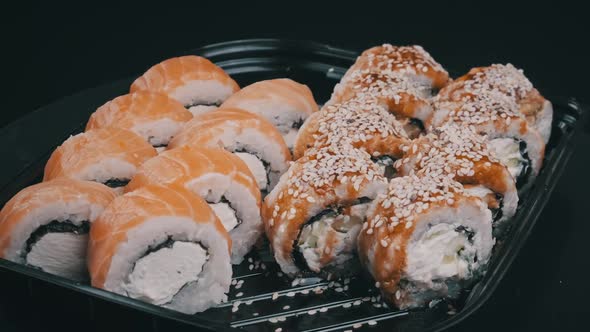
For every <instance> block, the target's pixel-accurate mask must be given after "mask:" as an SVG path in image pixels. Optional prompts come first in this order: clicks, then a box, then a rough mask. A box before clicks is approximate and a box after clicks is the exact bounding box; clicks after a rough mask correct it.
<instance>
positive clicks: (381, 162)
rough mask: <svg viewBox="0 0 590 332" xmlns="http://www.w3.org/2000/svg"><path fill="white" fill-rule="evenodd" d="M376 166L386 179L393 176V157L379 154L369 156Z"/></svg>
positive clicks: (394, 171)
mask: <svg viewBox="0 0 590 332" xmlns="http://www.w3.org/2000/svg"><path fill="white" fill-rule="evenodd" d="M371 159H372V160H373V162H374V163H375V164H377V167H379V169H380V170H381V174H383V176H384V177H386V178H387V179H392V178H393V177H394V176H395V173H396V169H395V167H394V166H393V164H394V163H395V159H394V158H393V157H391V156H379V157H372V158H371Z"/></svg>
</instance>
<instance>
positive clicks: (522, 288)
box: [0, 0, 590, 331]
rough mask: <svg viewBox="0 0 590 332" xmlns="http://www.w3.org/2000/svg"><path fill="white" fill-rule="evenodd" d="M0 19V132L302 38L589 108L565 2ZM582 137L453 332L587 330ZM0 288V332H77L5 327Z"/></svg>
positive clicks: (83, 7)
mask: <svg viewBox="0 0 590 332" xmlns="http://www.w3.org/2000/svg"><path fill="white" fill-rule="evenodd" d="M6 14H8V15H9V16H10V17H8V18H7V19H6V20H4V21H3V22H2V25H3V27H2V36H3V38H2V40H3V41H2V53H3V56H6V57H7V59H6V60H5V61H4V64H5V68H4V70H3V79H4V82H5V84H6V87H5V90H4V93H3V94H2V95H3V98H1V104H0V107H1V108H0V114H1V115H0V126H3V125H5V124H7V123H8V122H10V121H12V120H14V119H15V118H17V117H19V116H21V115H23V114H24V113H26V112H29V111H32V110H34V109H35V108H38V107H40V106H42V105H45V104H47V103H49V102H51V101H54V100H57V99H59V98H62V97H64V96H67V95H70V94H73V93H75V92H77V91H81V90H84V89H86V88H90V87H95V86H98V85H101V84H103V83H107V82H110V81H112V80H115V79H119V78H123V77H128V76H133V75H136V74H138V73H141V72H143V71H144V70H145V69H147V68H148V67H149V66H151V65H152V64H154V63H157V62H159V61H161V60H162V59H164V58H167V57H171V56H174V55H176V54H178V53H181V52H183V51H186V50H189V49H192V48H196V47H198V46H201V45H204V44H208V43H214V42H220V41H226V40H233V39H241V38H253V37H256V38H262V37H280V38H290V39H308V40H315V41H320V42H327V43H329V44H333V45H336V46H342V47H347V48H355V49H363V48H367V47H369V46H372V45H374V44H378V43H382V42H391V43H394V44H413V43H415V44H421V45H423V46H424V47H425V48H426V49H427V50H428V51H430V53H431V54H432V55H433V56H434V57H435V58H436V59H437V60H438V61H439V62H441V63H442V64H443V65H445V66H446V67H448V68H452V69H454V70H458V71H461V72H462V71H466V70H467V69H469V68H470V67H473V66H477V65H487V64H490V63H493V62H511V63H513V64H515V65H517V66H519V67H521V68H524V70H525V73H526V74H527V76H528V77H529V78H530V79H531V81H533V83H534V84H535V86H536V87H537V88H538V89H539V90H540V91H541V92H542V93H543V94H546V95H549V96H556V95H561V96H564V95H565V96H575V97H577V98H578V99H579V100H581V101H583V102H586V103H588V102H590V96H589V95H588V93H587V89H588V82H587V78H588V75H589V74H590V70H589V68H588V59H589V55H590V54H589V53H588V51H587V50H586V48H587V46H586V45H585V44H587V43H588V42H589V40H590V38H588V34H587V31H590V24H589V23H588V18H587V17H586V16H587V10H585V8H583V7H582V5H576V4H569V3H566V2H563V1H559V2H550V3H539V2H534V3H531V4H525V3H517V2H516V1H514V2H512V3H499V2H492V1H486V2H482V3H477V4H476V3H454V2H453V3H446V1H439V2H438V3H437V4H435V5H433V4H428V3H424V2H417V1H415V2H414V3H412V4H408V3H398V2H393V1H390V2H385V3H383V4H375V3H369V2H366V1H360V2H355V3H350V4H348V3H345V2H337V3H334V4H328V3H324V2H320V1H319V0H318V1H316V2H315V3H304V2H285V3H282V2H279V1H275V2H271V3H262V2H256V1H249V2H244V1H241V2H223V3H221V2H219V1H218V2H215V3H213V2H206V3H205V2H202V1H199V2H197V1H193V2H192V5H191V6H187V5H186V4H173V3H171V2H160V3H158V4H153V5H152V4H148V3H138V4H130V3H126V4H121V3H119V4H117V5H116V6H112V7H111V6H108V5H107V4H105V3H98V2H96V3H92V4H91V3H82V2H79V3H77V4H76V5H57V4H30V5H29V8H26V9H23V10H19V11H14V12H5V15H6ZM588 128H589V127H588V126H586V128H585V132H584V133H582V134H581V135H580V136H579V137H578V138H577V140H576V143H575V144H576V149H577V151H576V155H575V156H574V157H573V159H572V160H571V162H570V164H569V166H568V168H567V170H566V173H565V175H564V177H563V179H562V180H561V182H560V184H559V185H558V187H557V189H556V191H555V192H554V194H553V196H552V198H551V200H550V202H549V204H548V207H547V208H546V209H545V211H544V212H543V215H542V217H541V219H540V220H539V222H538V224H537V226H536V227H535V229H534V231H533V234H532V236H531V237H530V238H529V241H528V242H527V243H526V245H525V246H524V248H523V250H522V251H521V253H520V255H519V256H518V257H517V259H516V260H515V262H514V263H513V266H512V268H511V270H510V271H509V272H508V274H507V275H506V277H505V279H504V280H503V281H502V283H501V284H500V286H499V288H498V289H497V291H496V292H495V294H494V295H493V296H492V298H491V299H490V300H489V301H488V302H487V303H486V304H485V305H484V306H483V307H482V308H481V309H480V310H478V311H477V312H476V313H475V314H474V315H473V316H471V317H470V318H469V319H468V320H467V321H465V322H464V323H462V324H460V325H459V326H458V327H457V328H456V330H459V331H463V330H464V331H473V330H475V329H477V330H480V331H482V330H483V331H488V330H489V331H493V330H509V331H523V330H547V331H552V330H557V329H559V330H566V331H570V330H571V331H574V330H583V329H586V328H588V325H589V324H588V323H587V319H588V318H587V317H586V316H587V314H590V304H588V303H589V299H590V286H589V284H590V282H589V280H590V276H589V273H590V241H589V239H588V234H590V218H589V217H588V215H587V213H586V206H587V205H588V198H589V195H588V193H587V191H586V190H584V189H585V188H588V186H590V176H589V175H588V174H587V166H586V165H588V164H589V162H590V158H589V156H588V154H589V153H590V134H589V130H588ZM5 143H6V142H5ZM8 143H9V142H8ZM0 285H2V281H1V280H0ZM2 287H10V285H6V284H4V285H2V286H1V287H0V330H1V331H4V330H5V329H4V328H3V326H6V327H9V328H14V329H17V330H26V329H31V328H44V329H49V330H53V329H57V328H58V327H59V328H60V329H61V328H74V327H75V326H72V325H73V324H74V322H75V324H79V323H80V322H79V321H77V320H72V321H69V320H68V319H67V318H64V319H63V320H58V321H59V326H58V325H55V322H53V321H52V322H31V321H30V320H27V319H24V317H26V315H24V314H23V315H17V316H15V315H11V316H9V317H6V315H5V314H4V313H3V312H5V311H3V309H2V308H6V307H7V306H10V303H5V302H2V301H1V300H2V298H3V296H2V293H3V290H2ZM56 300H58V299H56ZM585 314H586V315H585ZM52 324H54V325H52ZM78 327H79V328H80V327H81V326H78ZM81 328H84V329H92V326H88V325H86V326H84V327H81Z"/></svg>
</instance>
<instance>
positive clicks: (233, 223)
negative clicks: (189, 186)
mask: <svg viewBox="0 0 590 332" xmlns="http://www.w3.org/2000/svg"><path fill="white" fill-rule="evenodd" d="M207 203H209V206H210V207H211V209H213V212H215V214H216V215H217V217H218V218H219V220H220V221H221V223H222V224H223V227H225V230H226V231H228V232H229V231H231V230H232V229H234V228H236V227H237V226H238V225H239V224H241V223H242V220H241V219H240V218H239V217H238V215H237V211H236V209H234V208H233V207H232V205H231V203H230V202H229V201H228V200H227V199H226V198H225V196H222V197H221V199H220V200H219V201H217V202H209V201H207Z"/></svg>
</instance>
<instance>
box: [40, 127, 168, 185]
mask: <svg viewBox="0 0 590 332" xmlns="http://www.w3.org/2000/svg"><path fill="white" fill-rule="evenodd" d="M156 155H158V152H156V149H154V148H153V147H152V146H151V145H150V144H149V143H148V142H146V141H145V140H144V139H143V138H141V137H140V136H138V135H136V134H134V133H133V132H131V131H129V130H125V129H120V128H117V127H106V128H100V129H92V130H89V131H87V132H85V133H81V134H78V135H75V136H71V137H70V138H68V139H67V140H66V141H65V142H64V143H63V144H62V145H60V146H59V147H58V148H57V149H55V151H53V153H52V154H51V157H49V160H48V161H47V164H46V165H45V172H44V175H43V181H48V180H51V179H55V178H58V177H68V178H73V179H79V180H87V181H95V182H100V183H103V184H105V185H107V186H109V187H111V188H115V191H116V192H118V193H121V192H122V191H123V187H124V186H125V185H127V183H128V182H129V180H131V177H133V175H134V174H135V172H136V171H137V168H138V167H139V166H140V165H141V164H142V163H143V162H144V161H146V160H148V159H150V158H152V157H155V156H156Z"/></svg>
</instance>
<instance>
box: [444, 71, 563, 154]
mask: <svg viewBox="0 0 590 332" xmlns="http://www.w3.org/2000/svg"><path fill="white" fill-rule="evenodd" d="M490 90H492V91H496V92H500V93H502V94H504V95H505V96H507V97H509V98H510V99H512V101H513V102H515V103H516V104H517V105H518V110H519V111H520V113H521V114H522V115H523V116H524V117H525V118H526V119H527V121H528V123H529V125H530V126H531V127H533V128H535V129H537V131H538V132H539V134H541V136H542V137H543V140H544V142H545V143H547V142H548V141H549V137H550V136H551V123H552V121H553V106H552V104H551V102H550V101H549V100H547V99H545V98H544V97H543V96H542V95H541V93H539V91H538V90H537V89H535V88H534V87H533V84H532V83H531V81H529V79H528V78H527V77H526V76H525V75H524V72H523V70H522V69H517V68H516V67H514V66H513V65H512V64H507V65H502V64H493V65H491V66H488V67H477V68H473V69H471V70H470V71H469V72H468V73H467V74H465V75H463V76H461V77H459V78H458V79H456V80H455V81H454V82H453V83H452V84H450V85H449V86H447V87H445V88H444V89H443V90H441V91H440V94H439V95H440V96H439V98H440V99H442V100H447V101H460V100H462V99H463V98H465V97H469V95H470V94H478V93H482V92H484V93H485V92H486V91H490Z"/></svg>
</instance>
